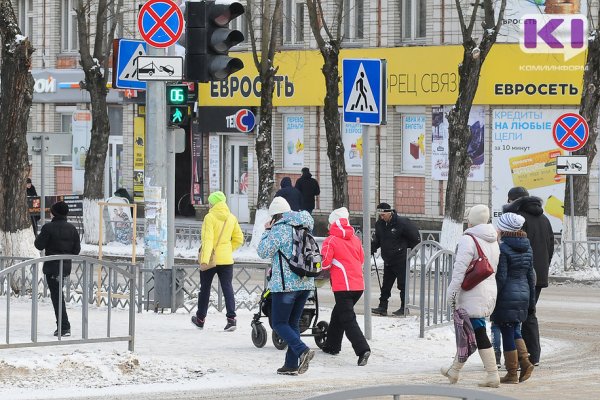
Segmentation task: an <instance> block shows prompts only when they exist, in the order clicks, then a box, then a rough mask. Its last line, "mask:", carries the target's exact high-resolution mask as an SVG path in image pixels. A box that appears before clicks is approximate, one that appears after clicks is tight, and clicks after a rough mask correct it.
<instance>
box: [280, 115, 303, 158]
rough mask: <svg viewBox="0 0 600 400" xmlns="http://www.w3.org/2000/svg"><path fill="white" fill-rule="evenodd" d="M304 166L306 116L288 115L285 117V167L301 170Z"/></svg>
mask: <svg viewBox="0 0 600 400" xmlns="http://www.w3.org/2000/svg"><path fill="white" fill-rule="evenodd" d="M303 166H304V116H303V115H286V116H284V119H283V168H289V169H297V170H300V169H301V168H302V167H303Z"/></svg>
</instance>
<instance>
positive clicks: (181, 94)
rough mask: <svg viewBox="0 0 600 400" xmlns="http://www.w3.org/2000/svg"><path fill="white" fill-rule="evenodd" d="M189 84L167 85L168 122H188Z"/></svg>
mask: <svg viewBox="0 0 600 400" xmlns="http://www.w3.org/2000/svg"><path fill="white" fill-rule="evenodd" d="M187 102H188V86H187V85H167V124H168V125H171V126H185V125H187V123H188V119H189V118H188V105H187Z"/></svg>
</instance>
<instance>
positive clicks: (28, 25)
mask: <svg viewBox="0 0 600 400" xmlns="http://www.w3.org/2000/svg"><path fill="white" fill-rule="evenodd" d="M18 7H19V8H18V10H19V28H20V29H21V33H22V34H23V35H25V36H27V37H28V38H29V40H30V41H31V42H32V43H33V24H34V23H33V14H34V8H33V0H20V1H19V4H18Z"/></svg>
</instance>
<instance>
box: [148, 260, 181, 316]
mask: <svg viewBox="0 0 600 400" xmlns="http://www.w3.org/2000/svg"><path fill="white" fill-rule="evenodd" d="M153 274H154V309H155V310H156V309H159V308H170V309H171V311H175V310H177V309H178V308H179V307H181V306H182V305H183V290H182V286H183V279H184V276H185V275H184V272H183V271H182V270H177V273H176V274H177V276H176V280H175V285H176V288H177V293H176V295H175V304H174V305H172V304H171V300H172V292H173V289H172V282H173V279H172V278H173V270H172V269H155V270H154V271H153Z"/></svg>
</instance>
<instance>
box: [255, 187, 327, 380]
mask: <svg viewBox="0 0 600 400" xmlns="http://www.w3.org/2000/svg"><path fill="white" fill-rule="evenodd" d="M269 215H270V216H271V218H272V219H271V220H270V221H269V222H267V223H266V224H265V229H266V230H265V232H264V233H263V235H262V237H261V239H260V243H259V244H258V248H257V253H258V256H259V257H261V258H270V259H271V266H272V267H271V274H272V275H271V279H270V281H269V285H268V288H269V289H270V290H271V295H272V298H273V301H272V308H271V324H272V326H273V329H274V330H275V332H277V334H278V335H279V337H281V338H282V339H283V340H284V341H285V342H286V343H287V345H288V348H287V352H286V355H285V363H284V364H283V367H281V368H279V369H278V370H277V373H278V374H280V375H298V374H303V373H305V372H306V370H307V369H308V364H309V362H310V360H312V358H313V357H314V355H315V352H314V351H313V350H311V349H309V348H308V346H307V345H306V344H305V343H304V342H303V341H302V340H301V339H300V327H299V322H300V317H301V316H302V311H303V310H304V304H305V303H306V299H307V298H308V296H309V294H310V292H311V291H312V290H314V288H315V280H314V278H308V277H300V276H298V275H296V274H295V273H294V272H292V270H291V269H290V267H289V265H288V263H287V262H286V261H285V258H283V257H282V256H281V255H282V254H283V256H285V257H286V258H287V259H290V258H291V257H292V250H293V240H292V233H293V227H294V226H303V227H306V228H308V229H310V230H312V229H313V226H314V221H313V219H312V217H311V216H310V214H309V213H308V212H306V211H300V212H296V211H291V209H290V205H289V204H288V202H287V201H286V200H285V199H284V198H283V197H275V198H274V199H273V201H272V202H271V205H270V206H269Z"/></svg>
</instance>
